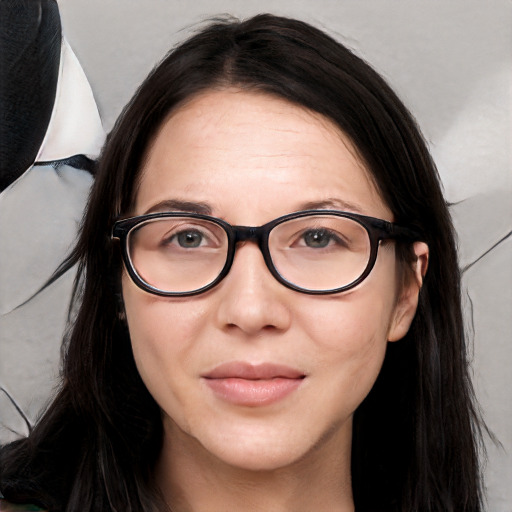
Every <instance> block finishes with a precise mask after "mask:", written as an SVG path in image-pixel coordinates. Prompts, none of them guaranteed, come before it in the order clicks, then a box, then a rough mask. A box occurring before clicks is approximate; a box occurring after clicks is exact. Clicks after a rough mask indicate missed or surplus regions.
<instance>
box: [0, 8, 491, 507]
mask: <svg viewBox="0 0 512 512" xmlns="http://www.w3.org/2000/svg"><path fill="white" fill-rule="evenodd" d="M225 87H237V88H240V89H244V90H252V91H254V90H256V91H260V92H264V93H267V94H271V95H274V96H277V97H279V98H283V99H285V100H288V101H290V102H292V103H294V104H297V105H301V106H303V107H306V108H308V109H311V110H313V111H316V112H318V113H320V114H322V115H324V116H326V117H327V118H329V119H331V120H332V121H333V122H334V123H336V125H337V126H338V127H339V128H340V130H341V131H342V132H343V133H344V134H345V135H346V136H347V137H349V138H350V139H351V141H352V143H353V144H354V147H355V148H357V151H358V153H359V156H360V158H361V159H362V161H363V162H364V163H365V164H366V167H367V168H368V169H369V171H370V173H371V174H372V176H373V179H374V181H375V183H376V185H377V187H378V189H379V191H380V193H381V195H382V197H383V199H384V201H385V202H386V203H387V205H388V206H389V208H390V209H391V211H392V212H393V215H394V218H395V221H396V222H398V223H401V224H403V225H405V226H410V227H413V228H414V229H416V230H417V231H419V232H420V233H422V235H423V239H424V240H425V242H426V243H427V244H428V245H429V248H430V261H429V270H428V274H427V276H426V279H425V282H424V285H423V288H422V289H421V292H420V298H419V305H418V310H417V313H416V316H415V318H414V320H413V323H412V325H411V328H410V330H409V332H408V334H407V335H406V336H405V338H404V339H403V340H401V341H399V342H397V343H392V344H389V347H388V351H387V354H386V358H385V361H384V366H383V368H382V371H381V373H380V375H379V377H378V379H377V382H376V383H375V385H374V387H373V389H372V391H371V392H370V394H369V395H368V397H367V398H366V399H365V400H364V402H363V403H362V404H361V406H360V407H359V408H358V410H357V411H356V414H355V418H354V436H353V450H352V453H353V455H352V479H353V491H354V499H355V503H356V508H357V510H358V512H369V511H380V512H382V511H400V512H413V511H418V512H419V511H421V512H429V511H430V512H455V511H457V512H470V511H471V512H477V511H480V510H481V501H482V496H481V483H480V474H479V460H478V459H479V457H478V455H479V447H480V439H481V423H480V421H479V418H478V413H477V409H476V406H475V401H474V396H473V391H472V386H471V382H470V380H469V376H468V361H467V356H466V345H465V336H464V326H463V319H462V312H461V297H460V273H459V267H458V261H457V252H456V243H455V235H454V230H453V226H452V223H451V220H450V215H449V212H448V208H447V205H446V202H445V200H444V198H443V195H442V192H441V188H440V183H439V177H438V174H437V171H436V168H435V166H434V163H433V161H432V159H431V157H430V155H429V152H428V150H427V148H426V145H425V143H424V140H423V138H422V136H421V134H420V132H419V130H418V128H417V126H416V124H415V122H414V120H413V118H412V116H411V115H410V113H409V112H408V111H407V109H406V108H405V107H404V105H403V104H402V103H401V102H400V100H399V99H398V98H397V97H396V95H395V94H394V93H393V91H392V90H391V89H390V88H389V86H388V85H387V84H386V82H385V81H384V80H383V79H382V78H381V77H380V76H379V75H378V74H377V73H376V72H375V71H374V70H373V69H372V68H371V67H370V66H368V65H367V64H366V63H365V62H364V61H363V60H361V59H360V58H358V57H357V56H355V55H354V54H353V53H352V52H351V51H350V50H349V49H347V48H345V47H344V46H343V45H341V44H340V43H338V42H336V41H335V40H333V39H332V38H331V37H329V36H327V35H326V34H324V33H323V32H321V31H319V30H317V29H315V28H313V27H311V26H309V25H308V24H305V23H303V22H300V21H295V20H291V19H285V18H278V17H274V16H271V15H260V16H256V17H254V18H251V19H249V20H247V21H244V22H239V21H236V20H232V19H228V20H226V19H223V20H215V21H214V22H213V23H212V24H211V25H209V26H208V27H207V28H205V29H204V30H202V31H200V32H199V33H197V34H196V35H194V36H193V37H192V38H191V39H189V40H188V41H186V42H185V43H183V44H182V45H180V46H178V47H177V48H176V49H175V50H173V51H172V52H170V53H169V54H168V55H167V56H166V58H165V59H164V60H163V61H162V62H161V63H160V64H159V65H158V66H157V67H156V68H155V69H154V71H153V72H152V73H151V74H150V76H149V77H148V78H147V79H146V80H145V82H144V83H143V84H142V85H141V87H140V88H139V90H138V91H137V93H136V95H135V96H134V98H133V99H132V100H131V102H130V103H129V104H128V106H127V107H126V108H125V109H124V111H123V113H122V115H121V116H120V118H119V119H118V121H117V123H116V125H115V127H114V129H113V130H112V132H111V133H110V135H109V137H108V140H107V143H106V145H105V147H104V149H103V153H102V155H101V158H100V161H99V168H98V172H97V179H96V182H95V184H94V186H93V189H92V192H91V196H90V201H89V204H88V208H87V211H86V214H85V217H84V221H83V225H82V229H81V234H80V238H79V241H78V244H77V246H76V248H75V249H74V251H73V253H72V255H71V257H70V258H69V259H68V261H67V262H66V263H65V264H64V265H63V267H62V268H61V269H60V271H59V273H62V272H63V271H64V270H65V269H67V268H69V267H70V266H71V265H74V264H77V265H78V277H77V282H76V288H75V296H74V302H73V304H74V309H73V311H72V313H73V323H72V326H71V329H70V332H69V336H68V337H67V340H66V342H65V345H64V358H63V371H62V385H61V388H60V391H59V392H58V395H57V396H56V397H55V399H54V400H53V402H52V403H51V405H50V406H49V408H48V409H47V411H46V412H45V414H44V415H43V416H42V417H41V418H40V420H39V421H38V422H37V424H36V426H35V427H34V429H33V431H32V433H31V435H30V436H29V437H28V438H27V439H23V440H20V441H17V442H15V443H12V444H10V445H8V446H6V447H4V448H3V449H2V452H1V470H0V489H1V491H2V492H3V494H4V495H5V497H6V498H7V499H9V500H11V501H13V502H18V503H20V502H30V503H35V504H39V505H42V506H44V507H45V508H47V509H48V510H52V511H53V510H55V511H57V510H66V511H80V512H84V511H92V510H94V511H100V510H101V511H105V510H118V511H123V512H129V511H134V512H135V511H136V512H140V511H150V510H162V509H164V507H163V505H162V501H161V500H160V498H159V493H158V490H157V488H156V485H155V483H154V481H153V477H152V474H153V467H154V464H155V461H156V458H157V456H158V454H159V451H160V449H161V445H162V424H161V418H160V411H159V408H158V406H157V405H156V403H155V401H154V400H153V398H152V397H151V395H150V394H149V393H148V391H147V389H146V388H145V386H144V384H143V383H142V381H141V379H140V377H139V374H138V372H137V370H136V367H135V364H134V360H133V355H132V350H131V346H130V338H129V333H128V331H127V328H126V324H125V322H124V320H123V317H122V306H121V300H120V274H121V261H120V257H119V253H118V250H117V247H116V246H115V245H113V243H112V241H111V238H110V232H111V229H112V224H113V222H114V220H115V219H116V218H117V217H118V216H120V215H123V214H126V213H127V212H129V211H130V210H131V207H132V203H133V199H134V195H135V192H136V187H137V180H138V177H139V172H140V169H141V164H142V161H143V158H144V155H145V153H146V151H147V148H148V144H149V142H150V141H151V140H152V138H153V137H154V135H155V133H156V131H157V130H158V128H159V127H160V126H161V124H162V122H163V120H164V119H165V118H166V116H168V115H169V113H170V112H171V111H172V110H173V109H175V108H176V107H177V106H178V105H180V104H181V103H183V102H184V101H186V100H187V99H190V98H191V97H193V96H194V95H195V94H198V93H199V92H201V91H205V90H208V89H216V88H225ZM407 253H408V248H407V247H405V248H400V247H399V248H398V256H399V258H402V260H404V261H406V260H407ZM177 335H179V333H177Z"/></svg>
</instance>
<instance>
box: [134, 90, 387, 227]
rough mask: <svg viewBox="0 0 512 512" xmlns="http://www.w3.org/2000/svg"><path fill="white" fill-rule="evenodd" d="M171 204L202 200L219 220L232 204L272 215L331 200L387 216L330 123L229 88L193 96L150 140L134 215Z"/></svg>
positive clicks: (271, 99)
mask: <svg viewBox="0 0 512 512" xmlns="http://www.w3.org/2000/svg"><path fill="white" fill-rule="evenodd" d="M174 198H179V199H184V200H186V201H198V202H202V201H204V202H207V203H208V204H211V205H212V210H213V211H212V213H213V214H215V215H218V216H228V215H229V211H230V210H231V209H232V208H233V207H234V206H235V205H236V206H237V208H238V210H239V211H240V210H244V209H245V210H250V209H251V207H254V209H255V210H256V209H259V211H260V213H261V211H262V210H265V211H268V215H269V216H270V217H271V216H272V215H275V214H284V213H289V211H293V210H294V209H297V208H300V205H301V204H309V203H311V204H313V203H322V202H324V203H326V204H327V203H329V202H330V200H331V199H338V200H339V203H340V204H353V206H354V208H349V209H354V210H356V211H357V210H359V211H362V213H366V214H368V215H374V216H380V217H385V218H386V217H389V216H390V212H389V209H388V208H387V207H386V205H385V204H384V203H383V201H382V199H381V197H380V195H379V193H378V192H377V189H376V187H375V185H374V184H373V181H372V179H371V175H370V173H369V172H368V170H367V169H366V168H365V166H364V165H363V163H362V161H361V160H360V158H359V157H358V156H357V151H356V150H355V148H354V147H353V146H352V144H351V143H350V141H349V140H348V139H347V137H345V136H344V134H343V133H341V131H340V130H339V129H338V128H337V127H336V125H335V124H334V123H333V122H332V121H330V120H328V119H327V118H325V117H323V116H321V115H320V114H317V113H315V112H312V111H310V110H308V109H306V108H303V107H300V106H297V105H295V104H292V103H290V102H288V101H285V100H283V99H280V98H277V97H273V96H270V95H267V94H262V93H255V92H247V91H240V90H233V89H228V90H222V91H217V90H216V91H207V92H205V93H202V94H200V95H198V96H195V97H193V98H192V99H191V100H189V101H188V102H187V103H185V104H183V105H181V106H180V107H179V108H178V109H176V110H175V111H173V112H172V113H171V114H170V115H169V116H168V118H167V119H166V120H165V121H164V123H163V124H162V126H161V127H160V129H159V131H158V133H157V135H156V137H155V138H154V140H153V141H152V143H151V145H150V147H149V149H148V152H147V157H146V160H145V165H144V167H143V169H142V172H141V178H140V183H139V188H138V191H137V195H136V205H135V210H136V212H135V213H137V214H140V213H144V212H145V211H146V210H147V209H148V208H151V207H152V206H153V205H154V204H156V203H158V202H159V201H165V200H168V199H174ZM294 198H295V199H296V201H295V202H294V200H293V199H294ZM280 202H281V203H282V204H281V206H282V211H278V210H279V205H280ZM331 202H332V201H331ZM338 209H344V208H340V207H338Z"/></svg>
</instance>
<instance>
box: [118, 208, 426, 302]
mask: <svg viewBox="0 0 512 512" xmlns="http://www.w3.org/2000/svg"><path fill="white" fill-rule="evenodd" d="M323 215H325V216H337V217H345V218H347V219H352V220H354V221H355V222H357V223H359V224H360V225H361V226H363V227H364V228H365V230H366V232H367V233H368V236H369V239H370V256H369V258H368V263H367V265H366V268H365V270H364V271H363V273H362V274H361V275H360V276H359V277H358V278H357V279H355V280H354V281H352V282H351V283H349V284H347V285H345V286H342V287H340V288H333V289H329V290H309V289H307V288H302V287H300V286H297V285H295V284H293V283H291V282H289V281H287V280H286V279H285V278H284V277H283V276H281V274H279V272H278V271H277V269H276V268H275V266H274V263H273V262H272V256H271V255H270V250H269V247H268V239H269V235H270V232H271V231H272V230H273V229H274V228H275V227H276V226H278V225H279V224H282V223H283V222H286V221H289V220H293V219H299V218H301V217H310V216H323ZM173 217H187V218H190V219H199V220H206V221H209V222H212V223H213V224H217V225H218V226H220V227H221V228H222V229H223V230H224V231H225V232H226V234H227V237H228V250H227V253H226V263H225V264H224V267H223V268H222V270H221V272H220V273H219V275H218V276H217V278H216V279H214V280H213V281H212V282H211V283H209V284H207V285H205V286H203V287H202V288H198V289H197V290H192V291H188V292H166V291H163V290H160V289H158V288H155V287H154V286H151V285H150V284H149V283H146V282H145V281H144V280H143V279H142V278H141V276H139V274H138V273H137V271H136V270H135V267H134V265H133V263H132V260H131V258H130V254H129V250H128V236H129V234H130V232H131V231H132V230H133V229H135V228H136V227H137V226H140V225H141V224H144V223H146V222H148V221H151V220H154V219H165V218H173ZM111 238H112V239H113V240H119V241H120V243H121V254H122V258H123V262H124V265H125V268H126V270H127V272H128V274H129V276H130V278H131V279H132V281H133V282H134V283H135V284H136V285H137V286H138V287H139V288H141V289H142V290H144V291H146V292H148V293H152V294H154V295H160V296H162V297H186V296H191V295H198V294H200V293H204V292H206V291H208V290H210V289H211V288H213V287H215V286H216V285H217V284H219V283H220V281H222V280H223V279H224V278H225V277H226V276H227V275H228V273H229V270H230V269H231V266H232V264H233V260H234V257H235V252H236V245H237V244H238V243H239V242H245V241H253V242H257V244H258V247H259V249H260V251H261V253H262V254H263V259H264V260H265V264H266V266H267V268H268V269H269V271H270V273H271V274H272V275H273V276H274V278H275V279H276V280H277V281H279V282H280V283H281V284H282V285H284V286H286V287H287V288H290V289H291V290H295V291H297V292H301V293H306V294H309V295H331V294H335V293H341V292H344V291H347V290H350V289H351V288H354V287H355V286H357V285H358V284H359V283H361V282H362V281H364V280H365V279H366V278H367V277H368V275H369V274H370V272H371V271H372V269H373V267H374V266H375V262H376V260H377V254H378V250H379V245H380V241H381V240H401V241H405V242H409V243H413V242H416V241H419V240H421V237H420V234H419V233H418V232H417V231H415V230H414V229H411V228H407V227H404V226H401V225H399V224H395V223H394V222H389V221H386V220H382V219H377V218H375V217H368V216H366V215H360V214H357V213H351V212H344V211H338V210H303V211H299V212H295V213H289V214H287V215H283V216H282V217H278V218H277V219H274V220H272V221H270V222H267V223H266V224H263V225H262V226H257V227H256V226H232V225H231V224H229V223H228V222H226V221H224V220H222V219H219V218H217V217H211V216H209V215H203V214H199V213H190V212H158V213H149V214H146V215H138V216H136V217H130V218H127V219H121V220H118V221H116V222H115V223H114V226H113V228H112V234H111Z"/></svg>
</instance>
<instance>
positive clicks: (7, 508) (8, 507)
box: [0, 498, 44, 512]
mask: <svg viewBox="0 0 512 512" xmlns="http://www.w3.org/2000/svg"><path fill="white" fill-rule="evenodd" d="M30 511H39V512H44V511H43V509H42V508H39V507H36V506H34V505H14V504H13V503H9V502H8V501H5V500H3V499H1V498H0V512H30Z"/></svg>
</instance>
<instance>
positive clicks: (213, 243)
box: [128, 215, 371, 293]
mask: <svg viewBox="0 0 512 512" xmlns="http://www.w3.org/2000/svg"><path fill="white" fill-rule="evenodd" d="M228 246H229V243H228V235H227V233H226V231H225V230H224V228H223V227H222V226H220V225H218V224H216V223H214V222H211V221H208V220H204V219H197V218H191V217H185V216H184V217H172V218H159V219H152V220H149V221H147V222H145V223H142V224H140V225H138V226H137V227H136V228H134V229H133V230H132V231H131V232H130V234H129V236H128V251H129V256H130V260H131V262H132V265H133V268H134V270H135V271H136V273H137V274H138V276H139V277H140V278H141V279H142V280H143V281H145V282H146V283H147V284H149V285H150V286H152V287H153V288H157V289H158V290H161V291H163V292H175V293H186V292H191V291H194V290H198V289H200V288H203V287H205V286H207V285H209V284H210V283H212V282H213V281H214V280H215V279H217V277H218V276H219V274H220V273H221V272H222V270H223V268H224V266H225V263H226V259H227V255H228ZM370 246H371V244H370V238H369V235H368V233H367V231H366V229H365V228H364V227H363V226H362V225H361V224H359V222H357V221H355V220H353V219H350V218H346V217H339V216H334V215H333V216H330V215H312V216H305V217H300V218H295V219H290V220H287V221H285V222H282V223H280V224H277V225H276V226H275V227H274V228H273V229H272V230H271V232H270V234H269V239H268V248H269V253H270V257H271V260H272V263H273V265H274V267H275V269H276V270H277V272H278V273H279V274H280V275H281V277H282V278H283V279H284V280H286V281H288V282H289V283H291V284H292V285H295V286H298V287H300V288H303V289H307V290H311V291H321V290H332V289H336V288H341V287H343V286H346V285H348V284H350V283H352V282H353V281H355V280H356V279H357V278H359V277H360V276H361V275H362V274H363V272H364V271H365V269H366V266H367V264H368V260H369V258H370V252H371V247H370Z"/></svg>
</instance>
